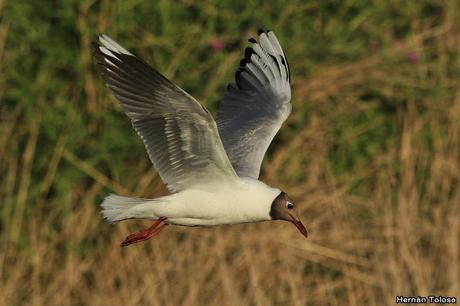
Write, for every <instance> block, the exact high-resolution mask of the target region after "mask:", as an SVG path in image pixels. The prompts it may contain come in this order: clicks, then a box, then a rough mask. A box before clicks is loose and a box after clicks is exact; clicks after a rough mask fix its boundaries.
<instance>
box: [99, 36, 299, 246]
mask: <svg viewBox="0 0 460 306" xmlns="http://www.w3.org/2000/svg"><path fill="white" fill-rule="evenodd" d="M258 34H259V42H257V41H256V40H255V39H253V38H251V39H250V40H249V41H250V42H251V43H252V47H248V48H246V51H245V57H244V59H243V60H241V62H240V67H239V68H238V70H237V72H236V76H235V83H232V84H230V85H229V86H228V88H227V92H226V93H225V95H224V99H223V101H222V103H221V105H220V109H219V112H218V115H217V124H216V122H215V121H214V119H213V117H212V116H211V114H210V113H209V112H208V111H207V110H206V108H205V107H204V106H202V105H201V104H200V103H199V102H198V101H197V100H195V99H194V98H193V97H192V96H190V95H189V94H188V93H186V92H185V91H184V90H182V89H181V88H180V87H178V86H177V85H175V84H174V83H172V82H171V81H169V80H168V79H167V78H166V77H164V76H163V75H162V74H160V73H159V72H158V71H156V70H155V69H153V68H152V67H150V66H149V65H148V64H146V63H145V62H144V61H142V60H141V59H140V58H138V57H137V56H135V55H134V54H132V53H131V52H129V51H127V50H126V49H125V48H123V47H122V46H120V45H119V44H118V43H116V42H115V41H114V40H112V39H111V38H110V37H108V36H107V35H100V36H99V37H98V39H97V41H96V42H95V44H94V56H95V58H96V61H97V66H98V68H99V70H100V72H101V74H102V77H103V78H104V79H105V81H106V83H107V85H108V87H109V88H110V89H111V90H112V92H113V94H114V96H115V97H116V99H117V100H118V102H119V103H120V104H121V106H122V107H123V109H124V111H125V112H126V114H127V115H128V117H129V118H130V119H131V122H132V125H133V127H134V129H135V130H136V132H137V133H138V134H139V136H140V137H141V138H142V140H143V142H144V145H145V147H146V149H147V153H148V155H149V157H150V160H151V161H152V163H153V165H154V166H155V168H156V169H157V171H158V173H159V175H160V177H161V178H162V180H163V182H164V183H165V184H166V186H167V188H168V190H169V191H170V194H169V195H167V196H163V197H159V198H156V199H142V198H132V197H124V196H119V195H115V194H111V195H109V196H107V197H106V198H105V200H104V202H103V203H102V205H101V206H102V214H103V215H104V218H105V219H106V220H107V221H109V222H118V221H122V220H126V219H132V218H136V219H150V220H155V221H154V223H153V224H152V225H151V226H150V227H149V228H148V229H146V230H143V231H139V232H136V233H133V234H131V235H129V236H128V237H127V238H126V239H125V240H124V241H123V242H122V244H121V245H122V246H127V245H130V244H132V243H135V242H139V241H144V240H147V239H149V238H151V237H153V236H155V235H157V234H158V233H159V232H160V231H161V230H162V229H163V228H164V227H165V226H166V225H167V224H173V225H183V226H214V225H220V224H235V223H245V222H260V221H269V220H285V221H290V222H292V223H293V224H294V225H295V226H296V227H297V228H298V229H299V231H300V232H301V233H302V234H303V235H304V236H305V237H307V230H306V229H305V227H304V226H303V224H302V222H301V221H300V219H299V216H298V213H297V209H296V206H295V204H294V203H293V202H292V201H291V200H290V199H289V198H288V196H287V195H286V193H285V192H283V191H281V190H280V189H277V188H272V187H270V186H268V185H266V184H265V183H263V182H261V181H259V180H258V178H259V172H260V166H261V163H262V159H263V156H264V154H265V152H266V150H267V148H268V146H269V144H270V142H271V141H272V139H273V137H274V136H275V134H276V132H277V131H278V130H279V129H280V127H281V125H282V123H283V122H284V121H285V120H286V118H287V117H288V115H289V114H290V112H291V104H290V100H291V88H290V71H289V66H288V62H287V59H286V56H285V55H284V52H283V50H282V48H281V45H280V43H279V42H278V39H277V38H276V36H275V34H274V33H273V32H271V31H262V30H259V33H258Z"/></svg>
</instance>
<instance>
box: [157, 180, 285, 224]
mask: <svg viewBox="0 0 460 306" xmlns="http://www.w3.org/2000/svg"><path fill="white" fill-rule="evenodd" d="M280 192H281V191H280V190H278V189H274V188H271V187H269V186H267V185H265V184H264V183H262V182H260V181H258V180H254V179H250V178H243V179H239V180H238V181H236V182H235V183H234V184H219V182H215V183H214V184H207V185H205V186H197V187H195V188H192V189H187V190H184V191H181V192H179V193H176V194H173V195H170V196H167V197H164V198H163V199H165V200H167V201H165V202H164V203H160V204H156V205H155V206H156V207H155V215H157V216H166V217H167V218H168V221H167V222H168V223H170V224H176V225H185V226H212V225H219V224H234V223H245V222H258V221H266V220H270V219H271V218H270V208H271V204H272V202H273V200H274V199H275V198H276V196H278V195H279V193H280ZM152 208H153V206H152Z"/></svg>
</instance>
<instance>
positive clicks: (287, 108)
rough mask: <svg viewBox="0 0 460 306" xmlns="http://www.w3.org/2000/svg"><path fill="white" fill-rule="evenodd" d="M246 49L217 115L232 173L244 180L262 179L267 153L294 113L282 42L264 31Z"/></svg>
mask: <svg viewBox="0 0 460 306" xmlns="http://www.w3.org/2000/svg"><path fill="white" fill-rule="evenodd" d="M249 41H250V42H252V43H253V46H252V48H250V47H249V48H246V51H245V58H244V59H243V60H241V63H240V67H239V69H238V70H237V72H236V76H235V83H232V84H230V85H229V86H228V88H227V92H226V93H225V95H224V100H223V101H222V103H221V105H220V109H219V112H218V115H217V126H218V129H219V134H220V138H221V139H222V142H223V144H224V147H225V151H226V152H227V155H228V157H229V159H230V161H231V162H232V165H233V168H234V169H235V171H236V172H237V173H238V175H239V176H241V177H252V178H255V179H257V178H258V177H259V172H260V166H261V164H262V160H263V157H264V155H265V152H266V151H267V149H268V146H269V145H270V143H271V141H272V139H273V137H274V136H275V134H276V133H277V132H278V130H279V129H280V127H281V125H282V123H283V122H284V121H285V120H286V118H287V117H288V116H289V114H290V112H291V103H290V100H291V87H290V82H291V76H290V72H289V66H288V62H287V59H286V56H285V55H284V52H283V49H282V48H281V45H280V43H279V42H278V39H277V38H276V36H275V34H274V33H273V32H271V31H268V32H264V31H259V42H256V40H254V39H253V38H251V39H250V40H249Z"/></svg>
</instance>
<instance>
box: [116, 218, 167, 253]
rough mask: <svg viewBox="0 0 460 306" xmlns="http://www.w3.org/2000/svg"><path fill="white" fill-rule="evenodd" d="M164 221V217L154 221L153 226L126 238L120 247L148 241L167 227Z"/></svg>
mask: <svg viewBox="0 0 460 306" xmlns="http://www.w3.org/2000/svg"><path fill="white" fill-rule="evenodd" d="M166 219H167V218H166V217H160V218H159V219H157V220H155V222H153V224H152V225H151V226H150V227H149V228H148V229H146V230H143V231H139V232H135V233H132V234H131V235H129V236H128V237H126V238H125V240H123V242H122V243H121V246H122V247H125V246H128V245H130V244H133V243H136V242H141V241H145V240H148V239H150V238H152V237H153V236H156V235H158V234H159V233H160V232H161V231H162V230H163V228H165V226H166V225H167V224H166V223H164V221H166Z"/></svg>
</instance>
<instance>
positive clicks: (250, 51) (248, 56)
mask: <svg viewBox="0 0 460 306" xmlns="http://www.w3.org/2000/svg"><path fill="white" fill-rule="evenodd" d="M253 53H256V52H255V51H254V49H252V48H251V47H247V48H246V49H244V58H245V59H247V60H250V59H251V55H252V54H253Z"/></svg>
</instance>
